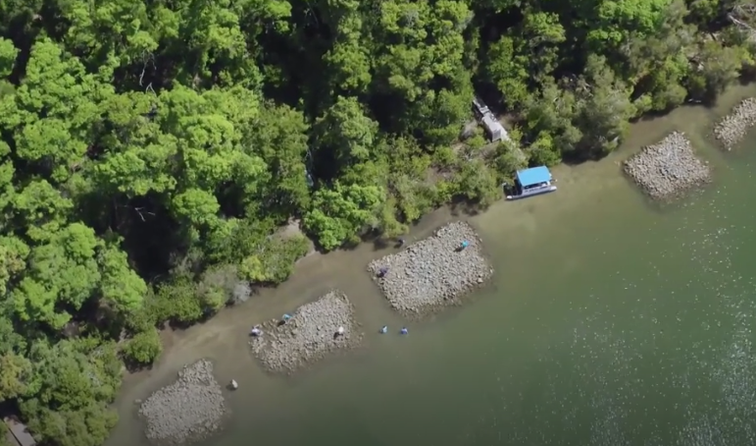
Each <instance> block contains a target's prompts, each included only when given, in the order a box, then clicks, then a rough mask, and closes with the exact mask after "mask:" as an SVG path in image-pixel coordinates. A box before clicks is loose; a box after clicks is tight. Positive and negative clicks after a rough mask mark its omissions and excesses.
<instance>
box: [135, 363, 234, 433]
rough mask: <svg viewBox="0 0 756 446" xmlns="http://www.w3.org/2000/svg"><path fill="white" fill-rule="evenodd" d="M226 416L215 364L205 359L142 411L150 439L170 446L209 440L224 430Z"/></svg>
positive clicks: (151, 399)
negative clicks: (215, 375)
mask: <svg viewBox="0 0 756 446" xmlns="http://www.w3.org/2000/svg"><path fill="white" fill-rule="evenodd" d="M226 414H227V410H226V406H225V402H224V399H223V391H222V389H221V386H220V384H218V382H217V381H216V380H215V377H214V376H213V364H212V363H211V362H210V361H208V360H204V359H203V360H200V361H197V362H196V363H194V364H192V365H188V366H186V367H184V368H183V370H181V371H180V372H179V374H178V380H176V382H174V383H173V384H171V385H169V386H166V387H163V388H161V389H160V390H158V391H157V392H155V393H153V394H152V395H151V396H150V397H149V398H147V400H145V401H144V402H143V403H142V405H141V407H140V408H139V415H141V416H142V417H143V418H144V419H145V421H146V422H147V430H146V431H145V435H146V436H147V438H148V439H149V440H150V441H152V442H154V443H156V444H168V445H179V444H186V443H189V442H194V441H200V440H203V439H205V438H207V437H208V436H210V435H211V434H212V433H214V432H216V431H219V430H220V429H221V428H222V424H223V423H222V421H223V418H224V417H225V415H226Z"/></svg>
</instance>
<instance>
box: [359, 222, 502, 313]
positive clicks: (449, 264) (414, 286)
mask: <svg viewBox="0 0 756 446" xmlns="http://www.w3.org/2000/svg"><path fill="white" fill-rule="evenodd" d="M464 240H467V241H468V242H469V246H468V247H467V248H465V249H463V250H459V249H458V248H459V246H460V243H462V241H464ZM384 267H385V268H388V271H387V272H386V274H385V275H384V276H383V277H378V272H379V271H380V269H381V268H384ZM367 269H368V271H369V272H370V273H371V274H372V275H373V278H374V280H375V281H376V282H377V284H378V286H379V288H380V289H381V291H382V292H383V294H384V296H386V299H388V301H389V303H390V305H391V306H392V307H393V308H394V309H395V310H397V311H399V312H401V313H403V314H404V315H405V316H410V317H422V316H426V315H429V314H432V313H434V312H436V311H438V310H440V309H441V308H443V307H446V306H449V305H455V304H458V303H460V299H458V298H460V297H462V296H463V295H466V294H468V293H469V292H470V291H471V290H473V289H474V288H476V287H478V286H480V285H481V284H483V283H485V282H487V281H488V280H489V279H490V278H491V276H492V275H493V269H492V268H491V267H490V265H489V264H488V261H487V259H486V258H485V257H484V256H483V254H482V241H481V240H480V238H479V237H478V235H477V234H476V233H475V230H474V229H473V228H472V227H471V226H470V225H469V224H468V223H465V222H455V223H450V224H448V225H446V226H443V227H441V228H439V229H438V230H437V231H436V232H435V233H434V234H433V236H431V237H429V238H427V239H425V240H422V241H420V242H417V243H414V244H412V245H409V246H408V247H407V248H406V249H404V250H402V251H400V252H398V253H396V254H390V255H388V256H385V257H383V258H381V259H378V260H374V261H372V262H370V264H368V268H367Z"/></svg>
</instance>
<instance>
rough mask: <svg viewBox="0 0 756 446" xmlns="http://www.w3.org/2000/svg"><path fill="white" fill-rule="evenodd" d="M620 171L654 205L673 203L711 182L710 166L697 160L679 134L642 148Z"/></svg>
mask: <svg viewBox="0 0 756 446" xmlns="http://www.w3.org/2000/svg"><path fill="white" fill-rule="evenodd" d="M622 167H623V170H624V172H625V174H627V176H629V177H630V179H632V180H633V181H634V182H635V183H636V184H637V185H638V186H639V187H640V188H641V189H642V190H643V192H645V193H646V194H647V195H648V196H649V197H651V198H652V199H653V200H657V201H672V200H675V199H677V198H680V197H682V196H683V195H685V193H686V192H688V191H689V190H691V189H693V188H695V187H698V186H702V185H704V184H706V183H709V182H710V181H711V169H710V168H709V165H708V164H707V163H706V162H705V161H703V160H701V159H700V158H698V156H697V155H696V153H695V151H694V150H693V146H692V145H691V143H690V141H689V140H688V139H687V138H686V137H685V135H684V134H683V133H681V132H673V133H671V134H669V135H668V136H667V137H666V138H664V139H662V140H661V141H659V142H658V143H656V144H653V145H650V146H646V147H644V148H643V150H641V151H640V152H639V153H637V154H635V155H633V156H632V157H630V158H629V159H628V160H626V161H625V162H624V163H623V166H622Z"/></svg>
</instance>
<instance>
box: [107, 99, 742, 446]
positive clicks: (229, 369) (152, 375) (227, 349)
mask: <svg viewBox="0 0 756 446" xmlns="http://www.w3.org/2000/svg"><path fill="white" fill-rule="evenodd" d="M745 90H746V89H737V88H736V89H733V91H734V93H733V96H735V97H734V98H733V97H730V98H729V99H725V100H723V102H725V104H726V103H727V102H729V103H732V104H736V103H737V102H738V101H739V100H742V98H743V97H746V96H749V95H750V96H752V95H753V94H752V91H751V90H753V88H751V90H749V94H747V95H746V94H744V92H745ZM722 107H724V108H726V109H728V110H729V109H730V108H731V107H728V106H726V105H723V104H718V105H717V106H716V107H714V108H713V109H706V108H703V107H700V106H690V107H683V108H681V109H677V110H675V111H673V112H671V113H670V114H669V115H668V116H665V117H661V118H657V119H656V120H654V121H645V122H641V123H639V124H635V125H634V127H633V130H635V131H634V132H632V131H631V133H630V135H629V136H628V138H627V139H626V142H625V144H624V145H623V147H622V148H621V149H619V150H617V151H615V152H614V153H613V154H611V155H610V156H608V157H607V158H605V159H604V160H602V161H600V162H588V163H584V164H582V165H578V166H566V165H560V166H557V167H556V168H555V169H554V171H555V177H557V178H558V179H559V180H560V185H565V186H568V187H565V186H562V187H560V191H559V192H557V194H554V195H553V198H554V199H553V200H551V201H549V200H546V201H543V200H540V201H539V200H538V199H537V198H536V199H534V200H535V201H528V200H523V201H522V202H520V203H517V204H512V203H507V202H497V203H495V204H494V205H493V206H492V207H491V208H490V209H489V210H487V211H486V212H483V213H481V214H479V215H476V216H472V217H466V216H464V215H459V214H456V215H455V212H454V211H453V210H452V209H451V208H449V207H443V208H440V209H438V210H436V211H434V212H432V213H430V214H428V215H426V216H424V217H423V218H422V219H421V221H420V222H419V223H418V224H417V225H416V226H413V227H412V230H411V232H410V235H409V236H408V237H407V242H408V244H409V243H412V242H414V241H417V240H419V239H422V238H425V237H426V236H427V235H429V234H430V233H432V232H433V230H435V229H436V228H437V227H439V226H441V225H443V224H446V223H448V222H451V221H455V220H460V219H464V220H467V221H470V222H471V223H472V224H473V226H476V227H477V225H478V224H490V225H491V226H494V225H496V226H501V228H500V229H497V230H501V231H502V232H505V233H506V232H515V231H518V232H517V234H518V238H517V240H509V241H508V243H513V244H517V243H524V242H523V241H522V240H520V239H522V238H526V237H535V234H536V233H537V231H538V230H540V229H541V228H544V229H547V228H550V227H552V226H553V224H554V223H553V222H550V221H548V220H549V219H548V218H536V216H537V215H539V213H548V214H549V215H551V216H552V217H553V216H557V215H561V214H563V213H564V212H570V211H571V208H572V207H573V205H574V204H575V203H576V202H578V203H580V202H584V201H590V200H592V199H593V200H594V201H595V197H598V198H599V201H600V197H601V195H600V194H601V192H600V189H602V188H603V187H623V188H627V187H632V186H628V182H627V180H626V178H625V177H624V176H623V175H622V173H621V170H620V166H619V164H620V163H621V161H622V160H624V159H626V158H628V157H629V156H630V155H631V154H632V153H633V152H634V151H636V150H640V149H641V147H643V146H645V145H647V144H653V143H655V142H657V141H659V140H660V139H662V138H663V136H664V135H665V134H667V133H669V131H670V129H671V128H675V127H682V126H684V125H685V124H686V122H688V121H689V120H690V118H689V117H687V116H686V115H687V114H693V115H698V116H699V117H701V116H709V117H710V118H713V119H711V120H710V121H711V124H712V125H713V124H714V123H716V122H717V119H716V116H712V115H716V114H717V108H720V109H721V108H722ZM728 110H720V111H719V113H720V114H723V112H724V113H727V111H728ZM652 122H653V123H658V124H656V125H654V124H651V123H652ZM659 126H662V127H664V129H663V130H659V129H658V127H659ZM649 129H651V131H649ZM709 155H711V153H710V154H709ZM570 189H572V191H570ZM581 189H584V190H585V192H583V191H582V190H581ZM627 193H628V194H630V195H632V196H633V197H634V198H633V199H637V200H642V194H641V193H640V192H639V191H637V190H635V189H634V188H633V189H632V190H628V191H627ZM560 194H561V195H560ZM592 197H594V198H592ZM510 207H511V208H512V209H513V210H515V212H509V210H510ZM517 210H519V211H517ZM523 210H524V212H523ZM502 216H503V217H505V218H506V221H503V220H502ZM567 229H568V228H565V227H558V228H556V227H555V228H553V230H567ZM371 245H372V244H370V243H368V244H361V245H360V246H358V247H357V248H356V249H353V250H342V251H336V252H333V253H329V254H325V255H323V254H313V255H309V256H307V257H304V258H302V259H300V261H299V262H298V263H297V265H296V267H295V270H294V272H293V274H292V277H291V278H290V279H289V281H287V282H286V283H284V284H282V285H281V286H279V287H277V288H275V289H266V290H263V291H262V292H261V293H260V294H259V295H258V296H256V297H255V298H254V299H251V300H250V301H248V302H246V303H244V304H243V305H240V306H238V307H236V308H229V309H224V310H223V311H221V312H220V313H219V314H218V315H217V316H215V317H214V318H213V319H211V320H210V321H208V322H207V323H204V324H201V325H196V326H193V327H191V328H189V329H186V330H168V331H163V332H161V338H162V339H164V340H165V342H166V344H165V347H164V352H163V355H162V356H161V358H160V360H159V361H158V362H157V363H156V364H155V365H154V366H153V367H152V368H151V369H150V370H147V371H141V372H136V373H128V374H126V375H125V376H124V383H123V386H122V388H121V391H120V392H119V396H118V399H117V400H116V403H115V407H116V408H117V409H118V410H119V413H121V415H122V421H121V422H119V425H118V426H117V427H116V430H114V431H113V434H112V435H111V440H113V438H115V437H119V436H120V437H123V438H125V437H126V436H133V431H131V432H130V431H129V429H128V425H131V426H133V425H134V424H133V423H134V420H133V419H131V418H132V414H135V413H136V406H135V404H134V400H136V399H145V398H146V396H148V395H149V394H151V393H152V392H153V391H155V390H156V389H158V388H160V387H162V386H163V385H165V384H168V383H169V382H170V381H171V380H173V379H174V377H175V373H176V372H177V371H178V370H179V369H181V368H182V367H183V366H184V365H185V364H190V363H192V362H194V361H196V360H198V359H201V358H203V357H208V359H210V360H213V362H215V363H218V364H219V366H218V371H217V373H218V375H217V379H218V381H220V382H224V381H225V380H226V379H227V378H229V379H230V378H233V377H234V376H242V374H245V373H246V374H247V375H249V376H245V379H244V381H240V386H241V388H242V389H246V387H248V386H251V382H252V381H254V380H255V379H264V380H266V381H265V383H266V386H257V387H260V388H259V389H257V391H258V392H259V393H260V395H261V396H260V398H261V399H264V398H266V397H268V396H271V397H272V396H273V395H275V394H276V392H282V391H283V389H286V388H288V386H289V385H290V384H286V383H284V382H282V381H281V380H278V379H277V378H271V377H268V376H267V375H265V374H264V373H259V372H258V371H257V370H250V369H249V368H250V367H255V365H254V361H253V359H252V357H251V355H250V354H247V353H246V352H247V351H248V350H249V348H248V345H247V343H248V338H247V336H246V334H247V331H248V328H249V326H250V325H251V324H252V322H254V321H262V320H266V319H270V318H275V317H279V316H280V315H281V314H282V313H284V312H286V311H288V310H291V309H292V308H294V307H296V306H298V305H301V304H304V303H307V302H309V301H311V300H312V299H313V298H315V297H317V296H318V295H320V294H323V293H325V292H327V290H328V289H330V288H332V287H337V288H341V287H338V285H339V278H338V277H336V276H337V275H336V274H334V273H333V271H334V269H336V270H338V267H339V266H341V267H352V266H353V268H352V269H354V270H360V271H363V274H364V276H365V277H363V278H359V280H356V281H355V285H354V287H355V288H356V289H358V290H359V289H366V288H364V287H366V286H370V287H371V289H370V290H369V293H368V294H370V293H372V294H374V293H375V292H377V290H375V288H376V287H375V285H374V284H372V283H371V278H370V277H368V275H367V274H365V273H364V268H365V265H366V264H367V262H365V263H362V264H360V262H363V261H364V260H366V259H376V258H380V257H382V256H384V255H386V254H389V253H392V252H394V251H392V249H391V248H386V249H380V250H376V249H375V248H374V247H373V246H371ZM334 267H335V268H334ZM313 284H317V285H316V286H313ZM346 292H347V293H348V294H349V295H350V296H354V295H355V294H356V293H355V292H351V291H349V290H346ZM355 297H359V296H355ZM371 298H372V296H371ZM384 300H385V299H384ZM371 305H374V306H375V308H372V307H371V311H372V310H376V311H377V312H378V315H377V316H374V319H375V320H380V319H381V318H390V317H391V311H392V310H390V308H389V306H388V304H387V303H386V302H380V303H371ZM358 307H359V305H358ZM358 311H359V308H358ZM393 320H394V321H395V320H399V319H393ZM370 322H371V321H368V323H370ZM372 328H373V327H372V326H367V327H366V330H365V331H366V332H367V333H370V332H371V330H372ZM368 338H369V336H368ZM368 343H369V339H368ZM242 351H243V352H245V354H244V355H241V354H239V352H242ZM234 352H235V353H234ZM242 356H243V357H242ZM227 397H229V399H231V400H235V399H237V400H238V399H239V398H243V394H242V392H239V393H238V394H233V395H227ZM232 402H233V401H232ZM231 423H232V424H233V421H232V422H231ZM232 428H233V427H229V429H232ZM140 435H142V434H141V432H140ZM221 435H222V434H221ZM142 437H143V435H142ZM132 438H133V437H132ZM111 440H109V441H108V444H111V443H112V441H111ZM124 444H126V443H124Z"/></svg>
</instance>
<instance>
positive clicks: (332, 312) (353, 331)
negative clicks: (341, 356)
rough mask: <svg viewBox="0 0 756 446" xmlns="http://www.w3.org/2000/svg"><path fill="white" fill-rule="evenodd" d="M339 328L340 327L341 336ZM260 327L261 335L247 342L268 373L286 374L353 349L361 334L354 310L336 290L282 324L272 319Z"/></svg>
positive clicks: (303, 308) (295, 313)
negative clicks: (339, 352)
mask: <svg viewBox="0 0 756 446" xmlns="http://www.w3.org/2000/svg"><path fill="white" fill-rule="evenodd" d="M339 327H343V328H344V332H343V334H341V335H339V334H338V333H337V331H338V330H339ZM260 328H261V329H262V332H263V334H262V335H261V336H258V337H253V338H252V340H251V341H250V346H251V348H252V352H253V353H254V354H255V356H256V357H257V359H258V360H259V361H260V362H261V363H262V365H263V367H264V368H265V369H266V370H268V371H269V372H273V373H286V374H290V373H293V372H295V371H297V370H299V369H301V368H303V367H305V366H306V365H308V364H312V363H314V362H316V361H318V360H320V359H322V358H324V357H325V356H326V355H328V354H329V353H331V352H334V351H337V350H344V349H350V348H354V347H357V346H359V345H360V344H361V342H362V338H363V335H364V334H363V333H362V332H361V331H360V327H359V324H358V323H357V322H356V321H355V319H354V307H353V306H352V304H351V303H350V302H349V299H347V297H346V296H345V295H344V294H343V293H341V292H339V291H332V292H330V293H328V294H326V295H324V296H322V297H320V298H319V299H318V300H316V301H315V302H311V303H308V304H305V305H302V306H301V307H299V308H297V310H296V311H295V312H294V314H293V315H292V317H291V318H290V319H288V320H287V321H286V322H285V323H283V322H282V321H280V320H272V321H268V322H265V323H264V324H262V325H261V326H260Z"/></svg>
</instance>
